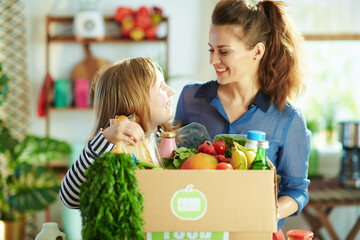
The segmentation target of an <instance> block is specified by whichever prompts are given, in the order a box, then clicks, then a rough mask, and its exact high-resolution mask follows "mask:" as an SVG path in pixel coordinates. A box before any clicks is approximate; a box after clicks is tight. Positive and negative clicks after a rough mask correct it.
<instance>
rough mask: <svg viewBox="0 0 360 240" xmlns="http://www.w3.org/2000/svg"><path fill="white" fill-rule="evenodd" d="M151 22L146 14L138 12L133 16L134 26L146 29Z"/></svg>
mask: <svg viewBox="0 0 360 240" xmlns="http://www.w3.org/2000/svg"><path fill="white" fill-rule="evenodd" d="M151 22H152V18H151V16H150V15H148V14H144V13H138V14H136V16H135V27H138V28H142V29H144V30H146V29H148V28H149V27H150V26H151Z"/></svg>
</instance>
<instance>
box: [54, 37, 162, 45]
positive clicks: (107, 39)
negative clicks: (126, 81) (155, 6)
mask: <svg viewBox="0 0 360 240" xmlns="http://www.w3.org/2000/svg"><path fill="white" fill-rule="evenodd" d="M49 41H50V42H52V43H56V42H57V43H82V44H87V43H88V44H89V43H127V44H128V43H159V42H164V41H167V38H162V39H143V40H140V41H134V40H131V39H125V38H120V37H110V36H107V37H105V38H104V39H91V38H87V39H76V38H75V37H74V36H54V37H51V36H49Z"/></svg>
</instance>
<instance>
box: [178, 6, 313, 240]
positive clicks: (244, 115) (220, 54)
mask: <svg viewBox="0 0 360 240" xmlns="http://www.w3.org/2000/svg"><path fill="white" fill-rule="evenodd" d="M301 41H302V38H301V35H300V34H299V33H298V32H297V31H296V29H295V28H294V26H293V25H291V23H290V21H289V18H288V16H287V14H286V11H285V6H284V4H283V3H281V2H279V1H271V0H265V1H259V2H258V3H257V4H252V3H250V2H248V1H245V0H244V1H241V0H221V1H219V2H218V3H217V5H216V6H215V9H214V11H213V14H212V25H211V29H210V33H209V48H210V49H209V51H210V64H211V65H213V67H214V70H215V72H216V75H217V80H216V81H210V82H205V83H192V84H188V85H187V86H185V87H184V89H183V91H182V93H181V96H180V99H179V101H178V105H177V111H176V115H175V119H176V120H179V121H181V122H182V123H184V124H188V123H191V122H198V123H201V124H203V125H204V126H205V127H206V128H207V130H208V131H209V134H210V136H211V137H214V136H215V135H216V134H220V133H229V134H230V133H231V134H240V133H242V134H246V133H247V131H248V130H261V131H264V132H266V139H267V140H268V141H269V143H270V148H269V149H268V157H269V159H270V160H271V161H272V163H273V164H274V165H275V166H276V168H277V173H278V174H279V175H280V176H281V182H280V183H279V194H278V209H279V221H278V228H279V229H280V228H281V227H282V226H283V225H284V223H285V218H286V217H288V216H296V215H298V214H299V213H300V212H301V210H302V209H303V207H304V206H305V205H306V204H307V202H308V184H309V180H308V179H307V168H308V157H309V153H310V132H309V130H308V129H307V127H306V122H305V118H304V116H303V114H302V113H301V111H300V110H299V109H297V108H295V107H294V106H293V105H292V104H291V103H290V102H289V99H291V97H294V96H297V95H298V94H299V93H301V91H302V90H303V83H302V81H301V79H302V78H301V65H300V60H301V58H300V56H299V55H300V53H301V49H300V44H301ZM279 236H282V232H281V230H280V231H279V233H278V234H277V235H276V236H274V239H276V238H277V237H279ZM280 239H281V237H280ZM282 239H284V238H282Z"/></svg>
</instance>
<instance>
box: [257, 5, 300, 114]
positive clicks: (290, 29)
mask: <svg viewBox="0 0 360 240" xmlns="http://www.w3.org/2000/svg"><path fill="white" fill-rule="evenodd" d="M258 5H259V8H260V9H262V10H263V11H264V13H265V15H266V16H267V18H268V21H269V23H270V27H271V32H270V35H269V38H268V41H267V42H266V50H265V54H264V56H263V58H262V59H261V62H260V67H259V80H260V85H261V89H262V90H263V91H264V93H266V94H267V95H269V96H270V99H271V101H272V102H274V103H275V105H276V106H277V107H278V108H279V109H281V110H282V109H283V108H284V106H285V104H286V101H287V100H288V99H291V98H292V97H296V96H298V95H299V94H300V93H302V91H303V88H304V85H303V83H302V76H301V74H300V73H301V64H300V56H299V53H300V52H301V49H300V46H301V45H300V42H301V41H302V39H303V38H302V36H301V34H300V33H298V32H297V31H296V29H295V27H294V26H293V24H292V23H291V22H290V19H289V17H288V16H287V13H286V11H285V7H286V6H285V5H284V4H283V3H281V2H275V1H266V0H265V1H261V2H259V3H258Z"/></svg>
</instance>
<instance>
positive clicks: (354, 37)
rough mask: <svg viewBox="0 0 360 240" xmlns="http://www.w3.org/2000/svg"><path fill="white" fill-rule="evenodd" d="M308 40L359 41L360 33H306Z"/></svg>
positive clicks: (305, 36)
mask: <svg viewBox="0 0 360 240" xmlns="http://www.w3.org/2000/svg"><path fill="white" fill-rule="evenodd" d="M304 38H305V40H306V41H358V40H360V34H305V35H304Z"/></svg>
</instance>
